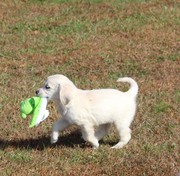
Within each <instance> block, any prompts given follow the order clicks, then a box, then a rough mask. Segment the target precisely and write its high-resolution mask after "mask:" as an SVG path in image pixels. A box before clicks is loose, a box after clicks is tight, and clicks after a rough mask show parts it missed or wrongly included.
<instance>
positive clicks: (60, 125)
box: [51, 118, 69, 144]
mask: <svg viewBox="0 0 180 176" xmlns="http://www.w3.org/2000/svg"><path fill="white" fill-rule="evenodd" d="M68 126H69V122H68V121H67V120H65V119H64V118H61V119H59V120H58V121H57V122H55V123H54V125H53V128H52V133H51V144H54V143H56V142H57V140H58V137H59V132H60V131H62V130H64V129H65V128H67V127H68Z"/></svg>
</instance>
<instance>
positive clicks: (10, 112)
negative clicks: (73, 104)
mask: <svg viewBox="0 0 180 176" xmlns="http://www.w3.org/2000/svg"><path fill="white" fill-rule="evenodd" d="M179 19H180V3H179V2H178V1H176V0H149V1H147V0H86V1H85V0H84V1H83V0H21V1H20V0H6V1H4V0H0V47H1V48H0V92H1V94H0V112H1V116H0V175H1V176H8V175H9V176H24V175H26V176H46V175H47V176H48V175H53V176H57V175H58V176H68V175H69V176H95V175H97V176H177V175H178V172H179V171H180V170H179V168H180V162H179V153H180V150H179V148H178V147H179V144H180V137H179V136H180V128H179V126H178V125H179V114H180V106H179V105H180V57H179V54H180V53H179V51H180V40H179V39H180V38H179V36H180V31H179V28H180V20H179ZM55 73H61V74H64V75H66V76H68V77H69V78H70V79H71V80H73V82H75V84H76V85H77V86H78V87H80V88H82V89H92V88H106V87H111V88H117V89H121V90H126V89H127V87H126V86H124V85H120V84H117V83H116V80H117V79H118V78H119V77H122V76H130V77H132V78H134V79H135V80H136V81H137V82H138V84H139V87H140V90H139V95H138V110H137V114H136V118H135V120H134V121H133V124H132V126H131V128H132V139H131V141H130V142H129V144H128V145H126V146H125V147H124V148H123V149H119V150H112V149H110V147H111V146H112V145H113V144H115V143H116V142H118V134H117V132H116V130H115V129H113V128H112V129H111V133H110V135H109V136H107V137H105V138H104V139H103V141H101V145H100V148H99V149H98V150H93V149H92V148H91V146H90V145H89V144H88V143H85V142H84V141H83V140H82V139H81V134H80V132H79V131H78V129H77V127H74V126H73V127H71V128H69V129H67V130H66V131H64V132H62V133H61V134H60V138H59V141H58V143H57V144H56V145H53V146H52V145H51V144H50V142H49V141H50V137H49V136H50V131H51V126H52V124H53V122H54V121H56V120H57V119H58V118H59V117H58V114H57V112H56V109H55V106H54V104H53V103H49V105H48V109H49V110H50V111H51V114H50V116H49V118H48V119H47V120H46V121H44V122H43V123H41V125H39V126H38V127H35V128H33V129H29V128H28V124H29V120H30V117H29V118H28V119H27V120H24V121H23V120H22V119H21V117H20V113H19V103H20V101H22V100H24V99H26V98H28V97H31V96H33V95H34V94H35V90H36V89H37V88H39V87H40V86H41V85H42V84H43V82H44V80H45V79H46V77H47V76H49V75H52V74H55Z"/></svg>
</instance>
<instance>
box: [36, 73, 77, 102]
mask: <svg viewBox="0 0 180 176" xmlns="http://www.w3.org/2000/svg"><path fill="white" fill-rule="evenodd" d="M74 88H76V87H75V85H74V84H73V83H72V81H70V80H69V79H68V78H67V77H65V76H63V75H52V76H49V77H48V78H47V80H46V82H45V84H44V86H43V87H41V88H39V89H38V90H37V91H36V95H37V96H39V97H42V98H47V99H48V101H50V100H52V101H55V100H58V99H60V101H61V102H62V104H66V103H67V98H68V97H69V95H71V94H72V90H73V89H74Z"/></svg>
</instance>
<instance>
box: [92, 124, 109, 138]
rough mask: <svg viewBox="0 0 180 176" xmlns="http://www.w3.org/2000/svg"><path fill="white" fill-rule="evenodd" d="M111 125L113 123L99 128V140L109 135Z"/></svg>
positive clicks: (97, 135) (96, 133) (97, 134)
mask: <svg viewBox="0 0 180 176" xmlns="http://www.w3.org/2000/svg"><path fill="white" fill-rule="evenodd" d="M110 127H111V124H103V125H100V126H99V127H98V128H97V130H96V132H95V136H96V138H97V139H98V141H99V140H101V139H102V138H103V137H104V136H106V135H108V133H109V129H110Z"/></svg>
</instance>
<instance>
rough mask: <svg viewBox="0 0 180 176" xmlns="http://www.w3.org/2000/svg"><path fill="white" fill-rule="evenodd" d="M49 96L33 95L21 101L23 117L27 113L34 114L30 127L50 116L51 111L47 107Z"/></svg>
mask: <svg viewBox="0 0 180 176" xmlns="http://www.w3.org/2000/svg"><path fill="white" fill-rule="evenodd" d="M46 106H47V98H41V97H32V98H28V99H26V100H25V101H22V102H21V103H20V113H21V117H22V118H23V119H25V118H26V116H27V115H32V119H31V121H30V125H29V127H30V128H32V127H34V126H38V125H39V124H40V122H42V121H43V120H45V119H46V118H47V117H48V116H49V111H48V110H47V109H46Z"/></svg>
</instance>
